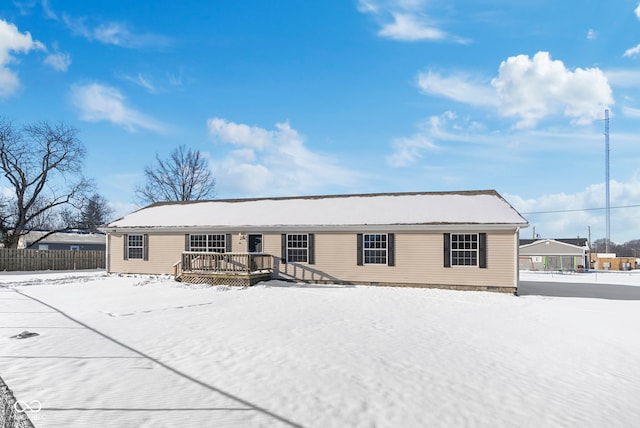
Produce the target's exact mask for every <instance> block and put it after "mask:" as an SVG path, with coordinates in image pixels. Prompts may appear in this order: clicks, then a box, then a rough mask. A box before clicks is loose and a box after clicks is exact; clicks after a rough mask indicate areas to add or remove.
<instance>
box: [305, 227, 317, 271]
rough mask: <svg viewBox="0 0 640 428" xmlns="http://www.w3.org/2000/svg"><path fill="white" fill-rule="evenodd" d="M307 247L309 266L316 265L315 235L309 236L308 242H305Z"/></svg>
mask: <svg viewBox="0 0 640 428" xmlns="http://www.w3.org/2000/svg"><path fill="white" fill-rule="evenodd" d="M307 245H308V247H309V248H308V249H307V251H308V257H309V264H310V265H315V264H316V248H315V247H316V239H315V235H314V234H313V233H310V234H309V240H308V241H307Z"/></svg>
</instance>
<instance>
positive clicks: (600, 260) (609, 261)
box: [591, 253, 638, 270]
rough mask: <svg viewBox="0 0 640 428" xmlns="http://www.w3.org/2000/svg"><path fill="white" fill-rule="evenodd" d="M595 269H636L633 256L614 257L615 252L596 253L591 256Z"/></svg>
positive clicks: (635, 261)
mask: <svg viewBox="0 0 640 428" xmlns="http://www.w3.org/2000/svg"><path fill="white" fill-rule="evenodd" d="M591 261H592V266H593V268H594V269H595V270H631V269H638V260H637V259H636V258H635V257H616V254H615V253H597V254H594V255H593V256H592V258H591Z"/></svg>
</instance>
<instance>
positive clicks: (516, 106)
mask: <svg viewBox="0 0 640 428" xmlns="http://www.w3.org/2000/svg"><path fill="white" fill-rule="evenodd" d="M491 84H492V85H493V87H494V88H495V89H496V91H497V94H498V97H499V99H500V112H501V114H502V115H504V116H508V117H517V118H519V119H520V120H519V122H518V123H517V124H516V127H520V128H526V127H532V126H535V125H536V124H537V122H538V121H539V120H541V119H543V118H544V117H546V116H549V115H551V114H555V113H557V112H559V111H562V113H563V114H564V115H565V116H567V117H571V118H572V119H573V122H574V123H577V124H586V123H590V122H591V121H593V120H595V119H599V118H600V116H601V115H602V111H603V110H604V109H605V108H607V107H608V106H610V105H611V104H613V102H614V101H613V95H612V91H611V87H610V86H609V83H608V81H607V78H606V76H605V75H604V73H603V72H602V70H600V69H598V68H588V69H582V68H577V69H576V70H575V71H571V70H568V69H567V68H566V67H565V65H564V63H563V62H562V61H559V60H552V59H551V56H550V55H549V53H548V52H538V53H537V54H535V55H534V56H533V58H529V56H528V55H518V56H513V57H509V58H508V59H507V60H506V61H503V62H502V64H500V69H499V72H498V77H496V78H495V79H493V80H492V82H491Z"/></svg>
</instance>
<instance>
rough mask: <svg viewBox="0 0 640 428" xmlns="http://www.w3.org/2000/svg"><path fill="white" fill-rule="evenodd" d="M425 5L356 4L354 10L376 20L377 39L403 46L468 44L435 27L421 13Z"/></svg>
mask: <svg viewBox="0 0 640 428" xmlns="http://www.w3.org/2000/svg"><path fill="white" fill-rule="evenodd" d="M425 5H426V2H425V1H424V0H359V1H358V6H357V8H358V10H359V11H360V12H361V13H364V14H368V15H372V16H373V17H374V18H375V19H376V21H377V22H378V24H379V25H380V30H379V31H378V35H379V36H380V37H384V38H388V39H391V40H397V41H405V42H415V41H423V40H426V41H453V42H456V43H462V44H466V43H469V40H467V39H464V38H462V37H458V36H455V35H452V34H449V33H447V32H446V31H444V30H442V29H441V28H439V26H438V23H437V22H436V21H435V20H434V19H433V18H431V17H430V16H429V15H428V14H427V13H426V12H425V9H426V6H425Z"/></svg>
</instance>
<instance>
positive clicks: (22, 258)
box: [0, 248, 106, 271]
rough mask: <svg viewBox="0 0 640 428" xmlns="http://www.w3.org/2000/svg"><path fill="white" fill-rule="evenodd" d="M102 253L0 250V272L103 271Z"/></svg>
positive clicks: (96, 251)
mask: <svg viewBox="0 0 640 428" xmlns="http://www.w3.org/2000/svg"><path fill="white" fill-rule="evenodd" d="M105 266H106V254H105V252H104V251H98V250H90V251H72V250H16V249H7V248H0V271H34V270H79V269H104V268H105Z"/></svg>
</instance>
